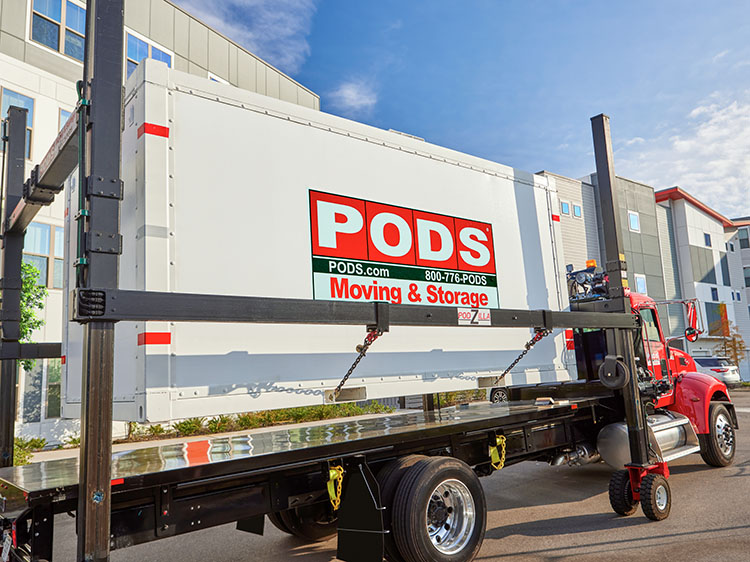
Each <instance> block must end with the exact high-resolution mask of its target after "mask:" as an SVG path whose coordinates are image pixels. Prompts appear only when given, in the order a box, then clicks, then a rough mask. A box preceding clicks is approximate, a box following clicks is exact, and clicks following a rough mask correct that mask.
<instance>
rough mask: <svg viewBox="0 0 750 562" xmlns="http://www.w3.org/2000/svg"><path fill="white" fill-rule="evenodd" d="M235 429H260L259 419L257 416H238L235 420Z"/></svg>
mask: <svg viewBox="0 0 750 562" xmlns="http://www.w3.org/2000/svg"><path fill="white" fill-rule="evenodd" d="M235 423H236V424H237V429H255V428H256V427H260V419H258V416H257V414H239V415H238V416H237V420H236V421H235Z"/></svg>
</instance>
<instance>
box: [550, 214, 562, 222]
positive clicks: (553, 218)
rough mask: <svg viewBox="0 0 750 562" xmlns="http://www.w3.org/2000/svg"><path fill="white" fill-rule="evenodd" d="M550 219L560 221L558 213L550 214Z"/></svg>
mask: <svg viewBox="0 0 750 562" xmlns="http://www.w3.org/2000/svg"><path fill="white" fill-rule="evenodd" d="M552 220H553V221H555V222H560V215H552Z"/></svg>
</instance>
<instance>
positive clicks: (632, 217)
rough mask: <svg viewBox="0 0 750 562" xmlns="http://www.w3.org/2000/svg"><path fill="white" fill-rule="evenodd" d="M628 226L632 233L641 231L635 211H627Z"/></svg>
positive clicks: (638, 217)
mask: <svg viewBox="0 0 750 562" xmlns="http://www.w3.org/2000/svg"><path fill="white" fill-rule="evenodd" d="M628 225H629V226H630V230H631V231H632V232H640V231H641V216H640V215H639V214H638V213H636V212H635V211H628Z"/></svg>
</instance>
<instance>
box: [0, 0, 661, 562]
mask: <svg viewBox="0 0 750 562" xmlns="http://www.w3.org/2000/svg"><path fill="white" fill-rule="evenodd" d="M86 18H87V19H86V47H85V56H84V77H83V81H82V82H81V83H80V84H81V85H80V91H79V94H80V100H79V103H78V108H77V111H76V112H75V113H74V114H73V115H72V116H71V118H70V119H69V121H68V122H67V123H66V124H65V126H64V127H63V129H62V130H61V132H60V133H59V135H58V137H57V139H56V141H55V143H54V144H53V146H52V148H51V149H50V151H49V153H48V154H47V156H45V158H44V160H43V161H42V163H41V164H40V165H39V166H37V167H35V168H34V171H33V173H32V175H31V178H29V179H28V180H27V181H26V182H25V183H24V182H23V170H24V154H23V148H22V147H23V146H24V142H23V141H24V136H23V135H24V133H23V131H24V126H23V125H24V123H25V115H24V113H23V110H20V109H17V108H12V109H11V110H10V115H9V120H8V123H9V131H8V135H7V137H8V149H7V152H8V155H9V161H8V174H7V178H8V182H7V198H6V200H7V203H6V215H5V216H6V220H5V224H4V228H3V231H4V249H3V251H4V264H3V267H4V282H3V287H2V290H3V307H2V316H1V317H0V321H2V339H3V344H2V352H1V355H0V356H1V357H2V358H3V366H2V386H1V387H0V397H1V398H2V404H1V405H2V408H3V409H2V411H3V412H4V414H5V415H3V416H0V417H2V418H3V419H2V421H1V422H0V430H2V431H0V446H2V451H3V455H4V463H5V464H6V465H7V464H11V463H9V462H8V456H9V458H10V460H11V462H12V451H13V424H12V418H13V416H12V414H11V412H12V411H13V410H14V406H13V405H14V403H15V396H14V395H13V390H12V388H11V386H12V384H11V381H12V379H11V376H12V377H15V370H16V365H15V362H16V360H17V359H19V358H24V357H29V356H33V357H49V356H59V354H60V351H59V347H56V345H57V344H51V345H50V344H40V345H38V346H28V345H26V346H24V345H23V344H18V330H17V326H18V324H17V323H18V320H19V318H20V317H19V307H18V304H17V303H18V299H19V298H20V277H21V276H20V263H21V253H22V248H23V233H24V231H25V229H26V227H27V226H28V224H29V223H30V221H31V220H32V219H33V217H34V216H35V214H36V212H37V211H38V210H39V208H40V207H41V206H43V205H45V204H49V203H50V202H51V201H52V200H53V199H54V196H55V195H56V194H57V193H59V192H60V191H61V190H62V184H63V181H64V179H65V178H66V177H67V176H68V175H69V174H70V173H71V172H72V171H73V169H74V168H75V167H76V166H78V169H79V170H80V173H79V176H80V179H79V181H80V189H81V193H82V194H83V195H82V201H81V203H82V204H81V207H80V212H79V213H78V216H77V217H76V221H77V225H78V233H77V235H78V250H79V252H78V256H79V257H78V259H77V260H76V264H75V265H76V267H77V272H78V273H77V288H76V290H75V291H74V293H73V295H72V296H71V298H72V299H73V302H74V307H73V308H74V311H73V318H71V319H69V321H74V322H79V323H81V324H83V325H84V326H85V337H84V354H83V355H84V374H83V375H84V376H83V392H82V402H83V403H82V423H81V426H82V431H81V449H80V461H79V463H77V464H76V463H75V462H74V461H72V460H68V461H52V462H50V463H42V464H41V465H30V466H26V467H16V468H5V469H2V470H1V471H0V528H1V529H2V531H3V540H4V544H3V547H4V549H3V550H2V551H0V553H1V554H2V556H3V557H5V558H10V559H13V560H23V561H29V560H51V559H52V545H53V532H54V515H55V514H57V513H63V512H74V511H75V513H76V518H77V531H78V549H77V559H78V560H80V561H89V560H96V561H101V560H108V559H109V552H110V549H112V548H124V547H127V546H130V545H133V544H138V543H143V542H148V541H151V540H156V539H160V538H163V537H167V536H174V535H177V534H182V533H185V532H190V531H192V530H196V529H200V528H206V527H210V526H213V525H218V524H223V523H227V522H232V521H237V526H238V528H239V529H241V530H244V531H249V532H255V533H262V530H263V524H264V515H265V514H268V516H269V519H271V521H272V522H273V523H274V524H276V525H277V526H279V527H280V528H282V529H284V530H286V531H288V532H291V533H293V534H296V535H298V536H303V537H305V536H307V537H308V538H309V539H310V540H314V539H316V538H319V537H320V536H321V533H323V535H324V536H325V535H326V534H329V533H330V532H331V527H330V525H334V526H335V527H334V528H337V532H338V537H339V541H338V556H339V558H340V559H342V560H346V561H354V560H363V561H371V560H372V561H375V560H381V559H382V557H383V552H384V549H385V550H386V554H388V555H389V557H390V558H391V559H398V556H399V555H401V556H403V557H404V558H405V559H409V560H411V559H415V558H416V557H417V556H418V554H417V553H416V552H417V551H415V550H414V549H419V548H421V547H420V546H419V545H416V546H414V545H405V544H403V540H402V538H403V535H404V533H408V532H409V531H410V528H409V522H408V521H407V519H408V517H406V515H408V506H406V507H404V506H403V505H401V504H403V500H401V499H398V498H397V499H395V500H394V494H395V488H394V482H395V480H394V478H392V477H391V476H392V475H393V474H395V473H396V472H397V471H399V470H402V469H403V470H407V469H408V470H407V474H409V475H411V476H409V478H406V477H404V479H402V481H401V483H400V484H399V488H398V489H399V492H400V491H401V490H402V488H401V487H402V486H403V485H404V481H406V480H408V482H407V484H408V485H409V486H408V490H406V491H407V492H408V494H406V495H405V497H407V498H411V497H412V496H414V497H416V496H415V495H418V494H419V493H422V492H423V490H422V489H423V488H424V485H423V484H424V482H423V481H425V480H424V479H425V478H427V476H429V474H431V473H432V472H435V473H440V472H441V471H442V472H443V473H445V474H453V475H455V478H454V479H453V480H450V481H449V482H458V484H455V483H454V484H444V483H441V484H440V486H445V490H444V493H445V500H442V499H440V500H439V501H437V500H436V502H433V503H430V504H429V505H430V507H429V510H430V511H429V518H430V519H429V521H430V525H433V524H434V525H436V527H435V529H434V533H435V535H436V536H438V537H440V538H438V542H440V541H441V540H442V539H443V537H444V538H445V543H444V545H448V546H450V545H451V544H453V545H455V544H458V543H457V542H456V540H457V539H456V537H455V536H453V535H451V534H450V533H453V531H452V530H450V529H448V527H450V526H449V525H448V524H447V523H446V521H448V519H450V517H451V515H450V514H451V513H453V512H452V509H453V506H456V508H457V511H456V513H458V512H459V508H460V507H461V506H462V505H463V506H465V504H466V502H469V501H471V502H474V501H476V502H479V504H478V505H476V506H475V507H476V511H478V512H480V514H481V517H480V518H479V519H477V520H476V521H474V522H473V523H472V527H471V530H470V533H472V535H471V537H470V538H471V539H472V540H474V537H475V535H476V537H478V539H477V540H476V541H474V542H472V546H471V548H469V549H467V550H465V551H459V552H458V556H457V557H456V556H452V555H451V551H450V549H449V548H448V546H445V548H444V549H443V550H440V552H442V553H443V554H445V556H446V558H445V559H446V560H469V559H471V558H473V556H474V554H475V553H476V550H478V548H479V545H480V544H481V538H482V537H483V534H484V517H485V514H484V511H483V510H484V505H483V503H482V502H483V501H484V500H483V495H482V494H481V493H480V494H479V495H478V496H477V495H474V496H472V495H471V492H470V488H472V486H474V485H475V484H474V479H475V478H476V476H477V475H488V474H490V473H492V472H493V471H494V470H497V469H499V468H502V466H503V465H508V464H512V463H515V462H519V461H522V460H529V459H540V458H541V459H548V460H551V459H553V458H555V457H556V456H559V455H560V454H565V453H569V452H570V451H571V450H572V449H575V448H576V447H577V446H578V445H579V444H583V443H591V442H592V441H593V440H594V439H595V437H596V433H597V432H598V430H599V428H600V427H601V426H602V425H604V424H607V423H610V422H613V421H620V420H622V419H623V418H624V419H625V420H626V422H627V428H628V441H629V449H630V461H631V462H630V464H629V470H630V478H631V488H630V492H629V493H630V495H629V496H628V498H629V499H630V500H633V499H637V494H638V493H639V490H641V486H642V483H643V482H646V480H647V479H649V478H650V476H652V475H663V476H668V470H667V468H666V462H664V461H663V459H660V458H658V457H657V456H656V455H655V454H654V453H653V451H652V450H651V447H650V442H649V433H648V430H647V425H646V413H645V409H644V405H643V404H642V399H641V390H640V389H639V379H638V376H637V359H636V356H635V352H634V338H635V336H636V334H637V333H638V331H639V330H640V320H639V316H638V315H634V314H632V313H631V308H630V304H629V298H628V295H627V292H626V290H625V288H624V287H623V284H622V272H623V271H625V267H626V265H625V262H624V259H623V257H622V252H621V248H620V242H619V217H618V213H617V202H616V193H615V190H614V189H613V184H614V170H613V167H612V153H611V143H610V142H609V125H608V118H606V117H605V116H603V115H600V116H597V117H595V118H594V119H592V126H593V131H594V144H595V151H596V161H597V172H598V174H599V181H600V186H601V188H602V190H603V192H604V193H608V194H609V199H607V198H605V199H603V200H602V212H603V213H604V214H606V215H607V216H608V217H609V218H610V219H611V220H605V221H603V222H604V224H605V239H606V246H607V255H608V256H610V260H609V261H608V263H607V267H606V270H607V272H608V274H609V278H610V284H609V297H610V298H609V299H607V300H606V301H600V302H598V303H595V304H593V305H591V306H590V307H588V308H589V310H585V308H587V307H583V306H582V307H579V308H580V310H578V311H574V312H557V311H548V310H537V311H531V310H507V309H493V310H491V326H490V327H489V328H487V327H482V328H471V329H491V328H504V327H505V328H508V327H513V328H518V327H528V328H531V329H533V330H535V331H536V332H537V334H539V333H544V332H546V331H548V330H553V329H557V328H572V329H598V330H603V331H604V333H605V334H606V341H607V356H606V359H605V360H604V362H603V364H602V367H601V368H599V369H593V368H592V369H585V370H584V371H585V372H584V373H582V374H583V375H584V376H585V380H584V381H574V382H571V383H564V384H555V385H537V386H534V387H520V388H513V389H511V398H512V399H513V402H512V403H510V404H509V405H493V406H472V407H468V408H466V409H459V410H455V411H431V412H429V411H428V412H425V413H423V414H408V415H404V416H391V417H387V418H384V419H381V420H374V421H363V422H355V423H350V422H334V423H331V424H329V425H327V426H325V428H326V429H325V432H326V433H325V435H324V436H321V435H319V434H318V435H316V432H315V429H314V428H308V429H303V430H291V429H288V430H279V431H275V432H272V433H270V434H258V435H253V436H249V437H248V436H245V437H241V438H235V441H236V443H235V441H232V440H229V441H227V440H226V439H224V440H222V439H214V440H212V441H211V442H199V443H203V445H193V444H192V443H188V444H185V445H184V446H181V447H180V451H182V453H180V454H182V455H183V457H184V458H183V460H179V457H180V454H177V455H175V454H174V451H172V450H169V449H167V448H165V447H155V448H152V449H149V450H146V452H138V451H131V452H129V453H127V454H124V455H118V458H117V460H116V462H115V464H114V470H113V459H112V449H111V429H112V380H113V372H114V328H115V323H116V322H118V321H124V320H131V321H132V320H138V321H148V320H164V321H175V322H178V321H179V322H254V323H275V324H295V323H308V324H347V325H361V326H363V327H366V329H367V330H368V332H369V333H372V332H376V333H382V332H387V331H388V330H389V328H390V326H451V327H453V326H458V325H459V323H458V313H457V309H456V308H454V307H444V308H438V307H424V306H406V305H389V304H387V303H350V302H322V301H310V300H296V299H276V298H259V297H232V296H222V295H196V294H178V293H150V292H137V291H123V290H119V289H118V263H119V254H120V252H121V246H122V244H121V236H120V201H121V199H122V194H123V189H122V181H121V179H120V152H121V138H120V131H121V103H122V99H121V98H122V76H123V73H122V61H123V57H122V48H123V45H122V33H123V0H89V1H88V2H87V12H86ZM611 256H617V257H619V259H614V260H613V259H611ZM600 381H601V382H600ZM541 396H554V400H552V401H546V400H542V401H541V402H538V401H537V398H540V397H541ZM384 424H387V427H385V425H384ZM386 429H387V430H386ZM300 431H302V433H303V434H305V435H304V436H302V437H300V433H299V432H300ZM295 432H296V433H295ZM264 436H265V437H264ZM237 439H239V441H237ZM269 442H270V445H269ZM227 443H229V445H228V446H229V451H225V453H226V454H225V458H213V457H212V456H210V455H209V454H208V453H209V451H220V450H222V448H223V449H226V448H227ZM264 443H265V444H264ZM279 443H282V445H279ZM235 445H236V447H235ZM201 447H202V448H203V452H200V451H199V452H198V453H196V452H195V451H193V453H192V454H193V456H194V457H195V455H196V454H197V455H198V459H197V460H195V458H193V459H191V458H190V449H191V448H192V449H196V448H197V449H201ZM183 453H184V454H183ZM139 458H140V460H139ZM170 459H171V460H170ZM175 459H177V460H175ZM168 461H169V462H172V463H173V464H172V465H170V464H169V462H168ZM174 463H176V465H175V464H174ZM171 467H174V468H171ZM472 468H473V471H472V470H471V469H472ZM467 471H468V472H467ZM375 474H377V478H376V476H375ZM651 480H653V479H651ZM440 490H443V488H440ZM666 491H667V493H669V488H668V487H667V488H666ZM428 492H429V490H428ZM467 494H468V495H467ZM428 495H429V494H428ZM480 496H481V497H480ZM428 500H429V497H428ZM399 501H401V504H399V503H398V502H399ZM462 502H463V503H462ZM480 504H481V505H480ZM329 506H330V507H329ZM336 508H338V509H336ZM399 509H402V511H403V510H406V511H404V514H405V515H404V517H403V518H402V519H403V521H402V522H401V523H399V525H401V527H399V528H396V529H395V532H393V531H394V529H393V527H392V525H391V524H392V523H394V521H395V519H393V518H392V515H395V511H397V510H399ZM334 511H335V512H336V513H335V517H336V520H334V515H333V514H334ZM290 512H291V515H290ZM321 513H322V514H323V516H322V517H321ZM326 517H327V518H328V519H326ZM444 524H445V527H446V529H448V531H449V532H448V534H445V533H444V532H443V529H442V526H443V525H444ZM475 527H476V529H475ZM480 527H481V528H480ZM399 529H400V530H399ZM423 530H424V529H423ZM459 531H460V529H459ZM430 532H432V531H430ZM467 532H469V531H467ZM394 538H395V542H394ZM459 538H461V537H459ZM464 538H465V537H464ZM451 541H453V542H451ZM416 542H418V541H415V544H416ZM394 545H395V546H394ZM394 549H395V550H394Z"/></svg>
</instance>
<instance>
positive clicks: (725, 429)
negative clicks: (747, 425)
mask: <svg viewBox="0 0 750 562" xmlns="http://www.w3.org/2000/svg"><path fill="white" fill-rule="evenodd" d="M715 431H716V444H717V445H718V446H719V450H720V451H721V454H722V455H724V456H725V457H728V456H730V455H731V454H732V450H733V449H734V428H732V424H731V423H730V422H729V420H728V419H727V417H726V416H725V415H724V414H719V415H718V416H716V426H715Z"/></svg>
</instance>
